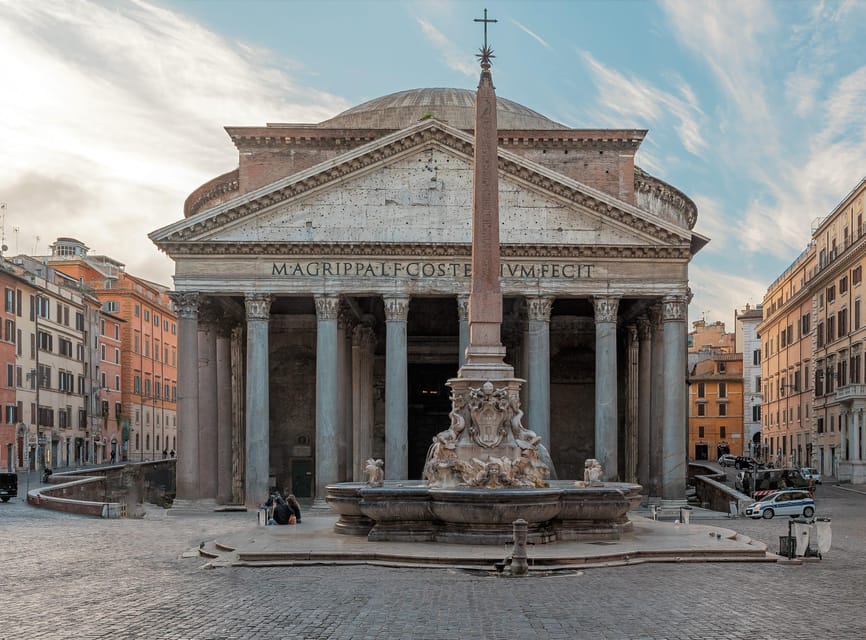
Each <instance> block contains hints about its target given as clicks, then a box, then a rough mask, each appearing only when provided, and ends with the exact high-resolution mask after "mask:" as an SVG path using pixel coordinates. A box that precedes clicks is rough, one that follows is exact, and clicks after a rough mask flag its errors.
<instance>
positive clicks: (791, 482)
mask: <svg viewBox="0 0 866 640" xmlns="http://www.w3.org/2000/svg"><path fill="white" fill-rule="evenodd" d="M813 485H814V481H813V480H812V479H811V478H805V477H803V474H802V473H800V470H799V469H761V468H758V470H757V472H756V471H754V469H751V468H748V467H746V468H745V469H743V470H742V471H740V472H739V473H738V474H737V478H736V479H735V480H734V487H735V488H736V489H737V490H738V491H742V492H743V493H747V494H751V493H752V492H753V491H777V490H781V489H805V490H807V491H808V490H811V489H812V488H813Z"/></svg>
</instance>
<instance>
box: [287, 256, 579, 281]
mask: <svg viewBox="0 0 866 640" xmlns="http://www.w3.org/2000/svg"><path fill="white" fill-rule="evenodd" d="M594 269H595V265H593V264H585V263H584V264H573V263H548V262H533V263H522V262H503V263H502V264H501V265H500V267H499V276H500V277H501V278H516V279H527V278H529V279H531V278H562V279H566V280H576V279H583V278H591V277H592V276H593V270H594ZM271 275H272V276H286V277H291V278H311V277H313V278H319V277H354V278H398V277H399V278H458V279H463V278H470V277H471V276H472V265H471V264H470V263H469V262H422V261H414V262H413V261H408V262H384V261H380V262H369V261H366V262H358V261H333V262H332V261H320V260H314V261H307V262H304V261H299V262H274V263H273V266H272V267H271Z"/></svg>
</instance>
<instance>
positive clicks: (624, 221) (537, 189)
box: [150, 121, 691, 254]
mask: <svg viewBox="0 0 866 640" xmlns="http://www.w3.org/2000/svg"><path fill="white" fill-rule="evenodd" d="M472 154H473V139H472V136H470V135H468V134H465V133H463V132H461V131H458V130H456V129H452V128H450V127H448V126H447V125H445V124H443V123H440V122H436V121H427V122H423V123H419V124H418V125H416V126H414V127H410V128H409V129H405V130H403V131H400V132H397V133H395V134H391V135H389V136H386V137H384V138H381V139H379V140H377V141H375V142H373V143H370V144H368V145H365V146H364V147H360V148H358V149H355V150H353V151H351V152H348V153H346V154H344V155H343V156H340V157H338V158H335V159H334V160H331V161H329V162H327V163H323V164H320V165H317V166H315V167H312V168H310V169H308V170H306V171H303V172H300V173H298V174H295V175H293V176H289V177H287V178H284V179H282V180H279V181H276V182H274V183H272V184H270V185H267V186H265V187H262V188H260V189H258V190H256V191H253V192H250V193H247V194H244V195H243V196H240V197H238V198H235V199H233V200H231V201H228V202H226V203H224V204H221V205H219V206H217V207H214V208H212V209H209V210H207V211H203V212H201V213H198V214H196V215H194V216H192V217H190V218H188V219H185V220H182V221H180V222H178V223H175V224H173V225H169V226H168V227H165V228H163V229H160V230H158V231H155V232H153V233H152V234H151V236H150V237H151V238H152V239H153V240H154V242H156V243H157V244H158V245H159V246H160V247H161V248H163V249H165V250H166V251H167V252H168V253H169V254H172V253H174V252H175V251H178V250H180V247H181V246H182V245H202V244H208V245H225V246H228V245H232V246H238V245H243V244H245V243H251V244H255V245H262V244H274V243H279V244H291V245H296V244H303V243H311V244H328V245H334V244H343V243H351V244H353V245H358V244H359V243H360V244H380V245H382V244H389V243H397V244H404V245H405V244H411V245H423V244H431V245H437V246H441V245H466V244H468V243H469V242H470V241H471V224H472V223H471V219H472V213H471V212H472V180H473V172H472ZM499 168H500V180H499V200H500V202H499V209H500V225H501V228H500V241H501V242H502V244H503V246H507V245H511V244H515V245H516V244H520V245H534V246H539V245H540V246H544V245H550V246H554V245H557V246H564V245H573V246H574V245H578V246H580V245H583V246H587V245H593V246H630V247H665V246H668V247H672V246H677V247H681V246H683V245H688V243H689V242H690V238H691V234H690V232H689V231H688V230H686V229H682V228H679V227H677V226H675V225H672V224H670V223H668V222H666V221H664V220H661V219H659V218H657V217H656V216H654V215H652V214H650V213H648V212H645V211H642V210H640V209H638V208H637V207H634V206H633V205H630V204H628V203H625V202H621V201H619V200H617V199H616V198H614V197H612V196H610V195H608V194H604V193H601V192H599V191H597V190H595V189H592V188H590V187H588V186H586V185H583V184H581V183H579V182H576V181H574V180H571V179H569V178H567V177H564V176H562V175H560V174H558V173H556V172H554V171H551V170H549V169H547V168H545V167H542V166H541V165H538V164H536V163H533V162H531V161H529V160H526V159H525V158H522V157H520V156H517V155H516V154H513V153H510V152H507V151H505V150H502V149H500V150H499ZM181 252H182V250H181Z"/></svg>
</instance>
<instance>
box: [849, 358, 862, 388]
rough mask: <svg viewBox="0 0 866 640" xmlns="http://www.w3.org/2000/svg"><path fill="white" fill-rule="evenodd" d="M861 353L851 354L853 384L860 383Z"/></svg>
mask: <svg viewBox="0 0 866 640" xmlns="http://www.w3.org/2000/svg"><path fill="white" fill-rule="evenodd" d="M860 360H861V356H860V354H859V353H858V354H856V355H853V356H851V384H860V380H861V377H860Z"/></svg>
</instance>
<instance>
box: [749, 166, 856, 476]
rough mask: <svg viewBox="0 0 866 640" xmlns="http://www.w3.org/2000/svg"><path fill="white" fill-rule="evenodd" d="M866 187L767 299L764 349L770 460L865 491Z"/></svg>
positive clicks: (827, 222)
mask: <svg viewBox="0 0 866 640" xmlns="http://www.w3.org/2000/svg"><path fill="white" fill-rule="evenodd" d="M864 201H866V180H862V181H861V182H860V183H859V184H858V185H857V187H855V188H854V189H853V190H852V191H851V192H850V193H849V194H848V195H847V196H846V197H845V198H844V199H843V200H842V202H840V203H839V205H838V206H837V207H836V208H835V209H834V210H833V211H832V212H831V213H830V214H829V215H828V216H827V217H825V218H824V219H823V220H822V221H821V223H820V224H819V225H818V226H817V227H816V228H815V230H814V231H813V234H812V239H811V242H810V243H809V246H808V247H807V248H806V250H805V251H804V252H803V253H802V254H801V255H800V256H799V257H798V258H797V259H796V260H795V261H794V263H793V264H792V265H791V266H790V267H789V268H788V269H787V270H786V271H785V272H784V273H783V274H782V275H781V276H779V278H777V279H776V281H775V282H774V283H773V284H772V285H771V286H770V288H769V289H768V290H767V294H766V296H765V297H764V305H763V306H764V320H763V322H762V323H761V324H760V325H759V326H758V332H759V334H760V336H761V343H762V345H763V363H762V378H763V386H764V393H763V405H762V407H763V411H762V413H763V415H762V421H763V433H762V437H761V441H762V447H763V454H764V456H765V458H767V459H769V460H772V461H774V462H776V463H778V464H784V465H809V466H815V467H817V468H818V469H819V470H820V471H821V472H822V473H823V474H825V475H827V476H834V477H837V478H838V479H839V480H841V481H852V482H864V481H866V468H864V461H863V460H864V451H863V448H864V447H863V431H864V415H863V413H864V409H866V384H864V370H863V367H864V362H863V351H864V348H866V347H864V345H866V326H864V325H866V322H864V318H863V316H862V313H863V302H862V299H863V293H864V289H863V266H864V263H866V228H864V226H863V225H864V220H863V216H864V211H863V209H864Z"/></svg>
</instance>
